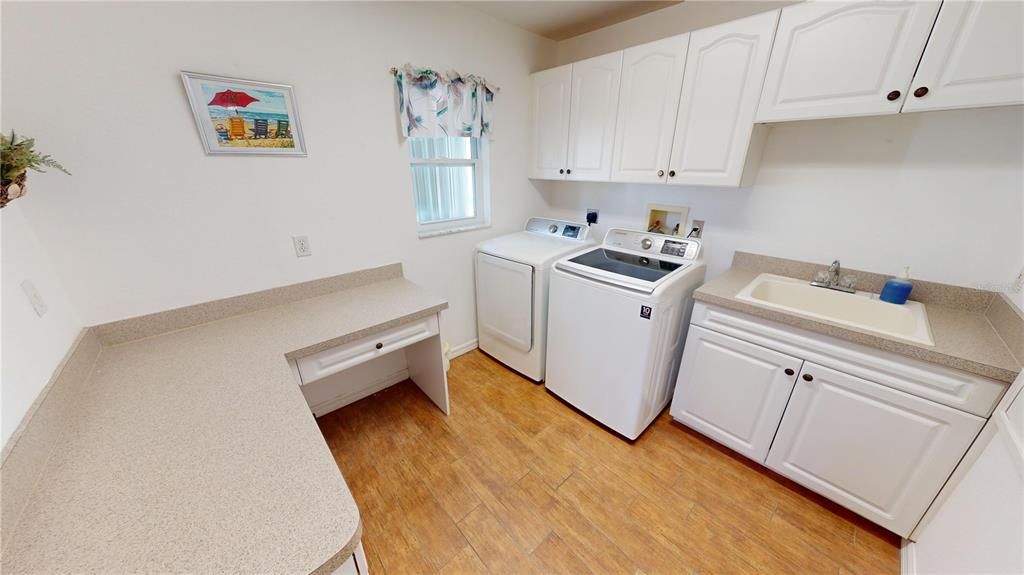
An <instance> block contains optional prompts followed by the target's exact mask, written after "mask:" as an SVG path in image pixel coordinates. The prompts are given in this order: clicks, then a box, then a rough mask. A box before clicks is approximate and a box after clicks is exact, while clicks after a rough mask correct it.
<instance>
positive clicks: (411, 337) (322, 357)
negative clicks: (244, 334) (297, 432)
mask: <svg viewBox="0 0 1024 575" xmlns="http://www.w3.org/2000/svg"><path fill="white" fill-rule="evenodd" d="M437 334H438V327H437V315H436V314H435V315H431V316H429V317H425V318H423V319H420V320H416V321H414V322H411V323H406V324H402V325H400V326H397V327H393V328H391V329H388V330H385V331H382V332H380V333H376V334H373V335H370V336H367V337H365V338H363V339H359V340H356V341H352V342H349V343H346V344H343V345H339V346H337V347H332V348H330V349H325V350H324V351H321V352H319V353H315V354H313V355H307V356H306V357H302V358H299V359H297V360H295V364H296V367H298V369H299V378H300V379H301V380H302V384H303V385H304V384H307V383H313V382H314V381H317V380H319V379H323V378H325V377H327V376H329V375H332V374H335V373H338V372H339V371H344V370H346V369H348V368H350V367H352V366H355V365H359V364H361V363H363V362H367V361H370V360H371V359H374V358H376V357H380V356H382V355H384V354H386V353H391V352H393V351H396V350H399V349H402V348H404V347H406V346H408V345H412V344H414V343H416V342H418V341H422V340H424V339H427V338H428V337H431V336H434V335H437Z"/></svg>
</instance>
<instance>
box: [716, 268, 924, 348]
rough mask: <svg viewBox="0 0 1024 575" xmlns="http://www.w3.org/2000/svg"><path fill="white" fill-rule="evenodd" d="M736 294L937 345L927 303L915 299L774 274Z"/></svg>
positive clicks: (774, 306) (810, 315)
mask: <svg viewBox="0 0 1024 575" xmlns="http://www.w3.org/2000/svg"><path fill="white" fill-rule="evenodd" d="M736 297H737V299H741V300H744V301H748V302H750V303H754V304H757V305H760V306H764V307H767V308H772V309H778V310H783V311H786V312H789V313H792V314H795V315H799V316H803V317H807V318H811V319H819V320H824V321H828V322H831V323H836V324H840V325H846V326H850V327H853V328H857V329H861V330H865V331H870V332H874V333H877V334H879V335H882V336H886V337H891V338H895V339H902V340H905V341H909V342H913V343H918V344H924V345H935V341H934V340H933V339H932V330H931V328H930V327H929V326H928V315H927V314H926V313H925V309H924V306H923V305H921V304H920V303H918V302H916V301H908V302H907V303H905V304H903V305H896V304H891V303H888V302H884V301H882V300H880V299H878V294H873V293H868V292H861V291H859V292H856V293H852V294H851V293H843V292H840V291H835V290H830V289H826V288H820V287H814V286H812V285H810V283H808V282H807V281H804V280H798V279H793V278H787V277H783V276H777V275H772V274H761V275H759V276H757V277H756V278H754V281H752V282H750V283H749V284H747V287H745V288H743V290H742V291H740V293H738V294H737V295H736Z"/></svg>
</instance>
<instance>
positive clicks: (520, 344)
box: [476, 252, 533, 352]
mask: <svg viewBox="0 0 1024 575" xmlns="http://www.w3.org/2000/svg"><path fill="white" fill-rule="evenodd" d="M476 316H477V324H478V326H479V329H480V335H481V337H482V336H484V335H485V334H486V335H489V336H491V337H494V338H497V339H500V340H502V341H503V342H504V343H506V344H507V345H509V346H511V347H513V348H514V349H517V350H519V351H523V352H528V351H530V349H531V348H532V347H533V266H528V265H526V264H521V263H518V262H514V261H511V260H506V259H503V258H498V257H494V256H492V255H489V254H484V253H480V252H477V254H476Z"/></svg>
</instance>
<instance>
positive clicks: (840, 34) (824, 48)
mask: <svg viewBox="0 0 1024 575" xmlns="http://www.w3.org/2000/svg"><path fill="white" fill-rule="evenodd" d="M938 10H939V2H938V1H932V2H904V1H892V0H882V1H863V2H843V3H836V2H806V3H802V4H796V5H793V6H787V7H785V8H783V9H782V16H781V18H780V20H779V27H778V32H777V33H776V40H775V47H774V48H773V50H772V55H771V60H770V61H769V64H768V74H767V76H766V77H765V82H764V90H763V92H762V94H761V103H760V106H759V107H758V110H757V121H758V122H775V121H782V120H802V119H810V118H829V117H842V116H864V115H879V114H895V113H898V112H899V111H900V107H901V106H902V104H903V100H904V98H905V97H906V96H907V90H908V88H909V86H910V81H911V79H912V78H913V76H914V70H915V69H916V68H917V63H918V61H919V60H920V58H921V53H922V52H923V51H924V47H925V43H926V42H927V40H928V34H929V32H930V31H931V29H932V24H933V23H934V22H935V15H936V13H937V12H938ZM1007 49H1009V47H1008V48H1007Z"/></svg>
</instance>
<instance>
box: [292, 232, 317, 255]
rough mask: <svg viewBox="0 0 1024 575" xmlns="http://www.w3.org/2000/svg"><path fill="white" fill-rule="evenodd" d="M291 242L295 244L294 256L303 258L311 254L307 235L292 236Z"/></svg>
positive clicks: (311, 249) (311, 250)
mask: <svg viewBox="0 0 1024 575" xmlns="http://www.w3.org/2000/svg"><path fill="white" fill-rule="evenodd" d="M292 244H294V245H295V257H297V258H304V257H306V256H311V255H313V248H311V247H309V237H308V236H292Z"/></svg>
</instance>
